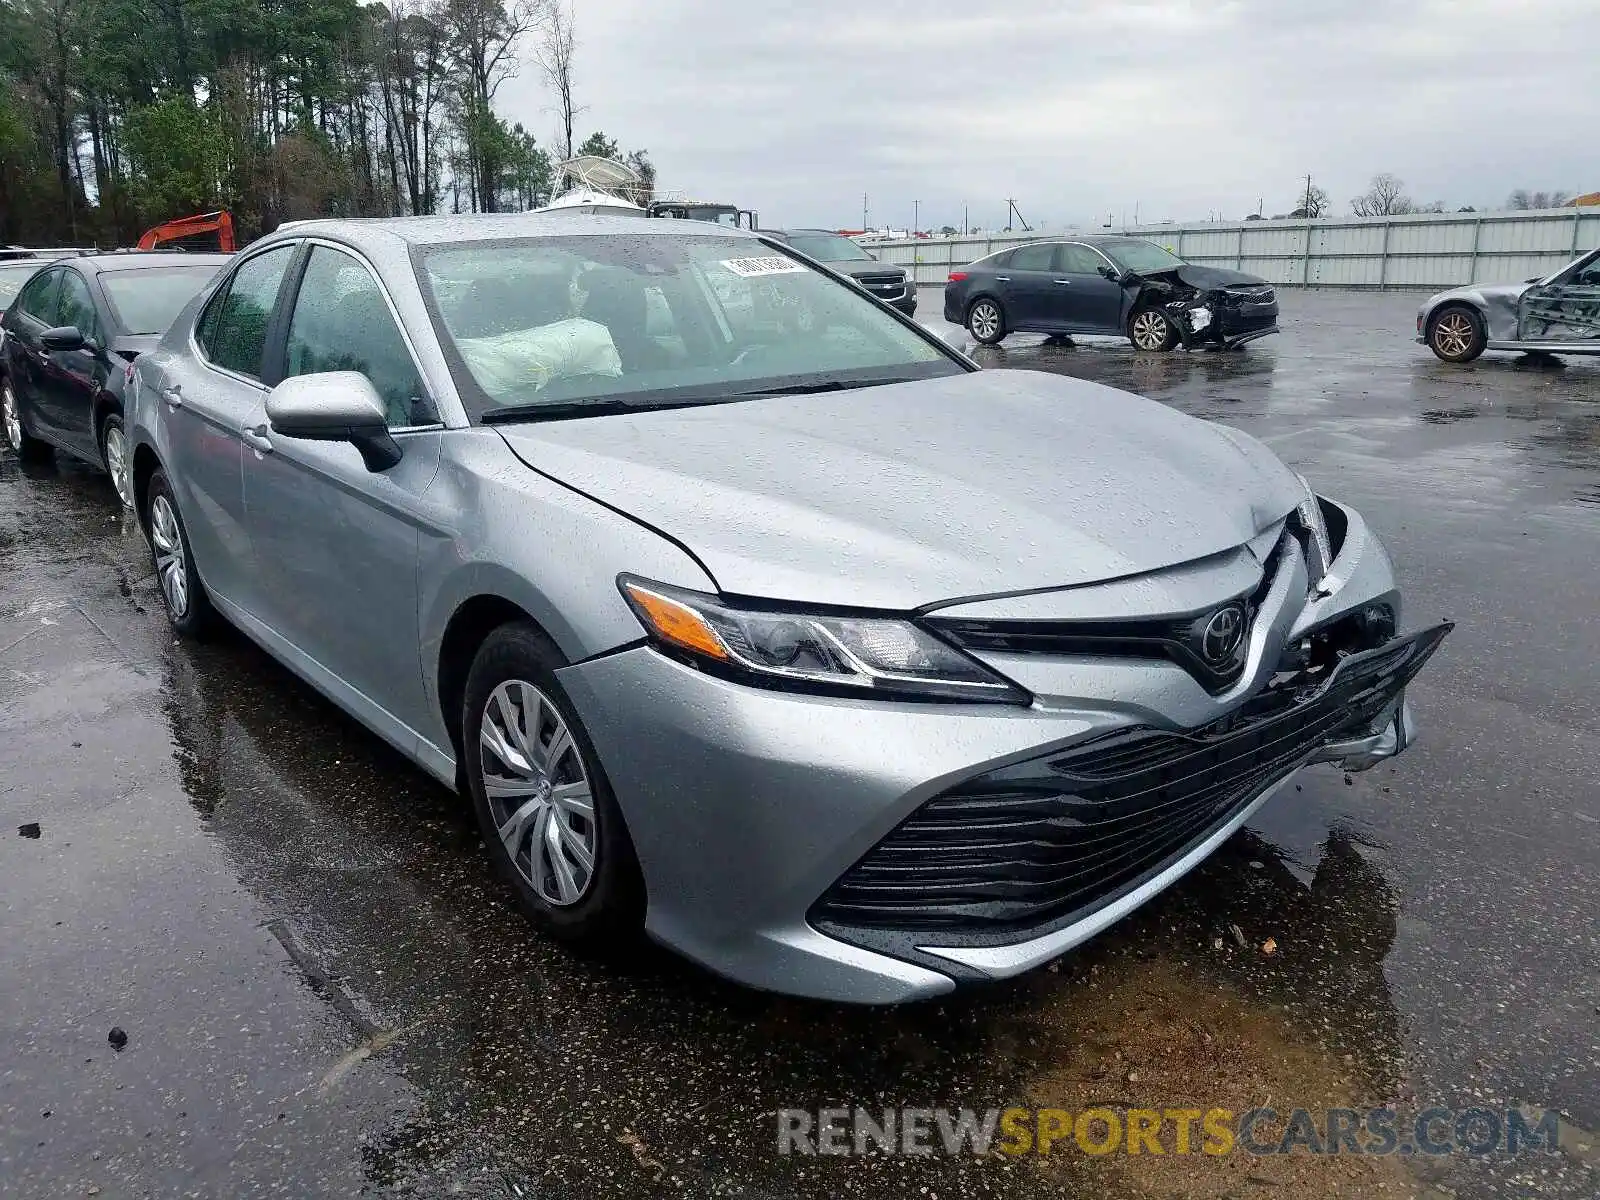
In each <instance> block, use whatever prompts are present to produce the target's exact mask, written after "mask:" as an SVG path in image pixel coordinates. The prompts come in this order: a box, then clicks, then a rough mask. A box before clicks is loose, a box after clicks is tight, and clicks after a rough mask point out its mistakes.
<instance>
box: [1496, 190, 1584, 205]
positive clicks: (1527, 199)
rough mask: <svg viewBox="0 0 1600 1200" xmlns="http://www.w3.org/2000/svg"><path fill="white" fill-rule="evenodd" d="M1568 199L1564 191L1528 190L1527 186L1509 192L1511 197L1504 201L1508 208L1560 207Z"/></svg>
mask: <svg viewBox="0 0 1600 1200" xmlns="http://www.w3.org/2000/svg"><path fill="white" fill-rule="evenodd" d="M1568 199H1569V197H1568V195H1567V193H1566V192H1562V191H1555V192H1530V191H1529V190H1528V189H1527V188H1518V189H1517V190H1516V191H1514V192H1512V193H1511V198H1510V199H1509V200H1508V201H1507V202H1506V206H1507V207H1508V208H1519V209H1530V208H1560V207H1561V206H1562V205H1563V204H1565V203H1566V202H1567V200H1568Z"/></svg>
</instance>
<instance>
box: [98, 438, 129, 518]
mask: <svg viewBox="0 0 1600 1200" xmlns="http://www.w3.org/2000/svg"><path fill="white" fill-rule="evenodd" d="M105 455H106V470H107V471H109V472H111V486H112V487H114V488H116V489H117V499H118V500H121V501H122V506H123V507H124V508H132V507H133V482H132V480H130V479H129V478H128V439H127V438H126V437H125V436H124V435H123V432H122V426H120V425H112V426H110V427H109V428H108V429H107V430H106V439H105Z"/></svg>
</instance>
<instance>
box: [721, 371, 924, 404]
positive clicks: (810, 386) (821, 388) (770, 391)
mask: <svg viewBox="0 0 1600 1200" xmlns="http://www.w3.org/2000/svg"><path fill="white" fill-rule="evenodd" d="M910 382H911V380H910V379H909V378H908V377H905V376H896V377H894V378H891V379H851V380H842V379H830V380H828V381H827V382H826V383H791V384H787V385H785V386H781V387H767V388H757V389H756V390H755V391H753V392H734V393H733V395H734V396H735V398H739V399H748V398H750V397H753V396H811V395H814V394H816V393H817V392H846V391H854V390H855V389H857V388H869V387H886V386H888V385H889V384H891V383H910Z"/></svg>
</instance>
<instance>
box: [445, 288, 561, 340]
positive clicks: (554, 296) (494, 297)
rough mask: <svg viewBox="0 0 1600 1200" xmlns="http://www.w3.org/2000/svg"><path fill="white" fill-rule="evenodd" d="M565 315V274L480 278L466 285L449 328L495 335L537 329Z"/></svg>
mask: <svg viewBox="0 0 1600 1200" xmlns="http://www.w3.org/2000/svg"><path fill="white" fill-rule="evenodd" d="M566 315H567V284H566V277H565V276H564V275H559V276H558V275H551V276H549V277H544V276H538V275H526V276H522V277H520V278H515V279H495V278H489V279H479V280H477V281H476V282H475V283H473V285H472V286H471V287H470V288H468V289H467V294H466V295H465V296H464V297H462V301H461V307H460V308H459V309H458V310H457V312H456V319H455V321H454V322H453V323H452V329H451V332H452V333H453V334H454V335H455V336H456V337H466V338H482V337H497V336H499V335H500V334H502V333H511V332H513V331H515V330H519V329H537V328H539V327H540V326H541V325H549V324H551V323H553V322H555V321H559V320H561V318H563V317H564V316H566Z"/></svg>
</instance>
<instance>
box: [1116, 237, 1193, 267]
mask: <svg viewBox="0 0 1600 1200" xmlns="http://www.w3.org/2000/svg"><path fill="white" fill-rule="evenodd" d="M1099 249H1100V251H1101V252H1102V253H1103V254H1104V255H1105V256H1106V257H1107V258H1109V259H1110V260H1111V261H1112V262H1114V263H1116V264H1117V266H1119V267H1121V268H1122V269H1123V270H1124V271H1133V272H1135V273H1136V274H1139V275H1148V274H1151V273H1153V272H1156V271H1170V270H1172V268H1173V267H1181V266H1183V259H1181V258H1179V257H1177V255H1175V254H1171V253H1169V252H1167V251H1166V250H1163V249H1162V248H1161V247H1160V246H1158V245H1156V244H1155V243H1154V242H1147V241H1145V240H1144V239H1143V238H1129V239H1128V240H1127V241H1125V242H1101V243H1100V244H1099Z"/></svg>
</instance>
